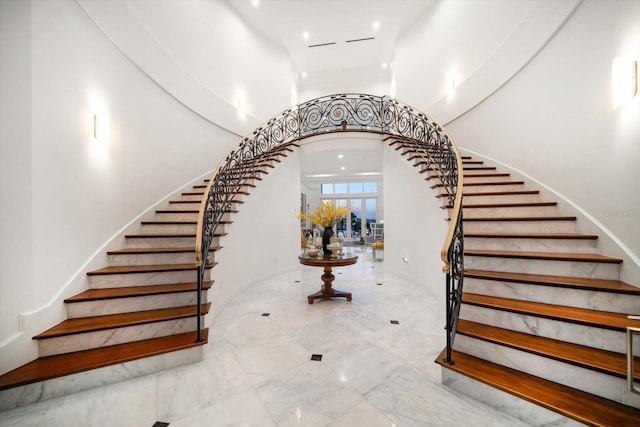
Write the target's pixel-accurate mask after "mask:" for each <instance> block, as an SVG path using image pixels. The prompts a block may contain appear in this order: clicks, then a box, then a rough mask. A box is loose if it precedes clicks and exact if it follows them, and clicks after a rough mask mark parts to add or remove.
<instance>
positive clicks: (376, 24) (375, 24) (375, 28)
mask: <svg viewBox="0 0 640 427" xmlns="http://www.w3.org/2000/svg"><path fill="white" fill-rule="evenodd" d="M379 28H380V22H378V21H375V22H374V23H373V29H374V30H377V29H379Z"/></svg>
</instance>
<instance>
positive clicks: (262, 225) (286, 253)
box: [209, 151, 300, 323]
mask: <svg viewBox="0 0 640 427" xmlns="http://www.w3.org/2000/svg"><path fill="white" fill-rule="evenodd" d="M281 160H282V162H281V163H278V164H277V166H276V167H275V168H272V169H269V174H268V175H263V176H262V177H263V179H262V181H260V182H259V184H258V186H257V187H256V188H254V189H253V190H251V195H250V196H245V197H244V201H245V203H243V204H242V205H241V206H240V207H239V212H238V213H236V214H234V215H233V217H232V221H233V224H230V225H229V226H228V228H227V232H228V233H229V235H230V236H232V237H230V238H227V239H224V238H223V240H222V241H221V245H222V246H223V249H222V250H220V251H219V252H216V255H215V260H216V262H219V264H218V265H217V266H216V267H214V269H213V275H214V280H215V283H214V285H213V288H212V289H211V291H209V301H211V302H212V311H211V316H209V322H210V323H211V322H214V321H215V318H216V317H217V316H218V314H220V312H221V311H222V309H224V307H225V305H226V304H227V303H228V302H229V301H230V300H231V299H233V297H234V296H236V295H237V294H239V293H241V292H243V291H245V290H246V289H248V288H249V287H250V286H251V285H255V284H256V283H259V282H260V281H262V280H264V279H265V278H268V277H269V276H272V275H273V274H275V273H281V272H284V271H288V270H292V269H294V268H296V267H297V266H298V265H299V264H298V255H300V220H298V214H299V213H300V181H299V180H298V179H297V177H299V176H300V161H299V156H298V152H297V151H294V152H293V153H289V155H288V157H286V158H281ZM292 177H296V179H292ZM262 303H263V302H258V303H257V304H256V310H261V308H260V305H261V304H262ZM261 313H262V312H261Z"/></svg>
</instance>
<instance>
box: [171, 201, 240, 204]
mask: <svg viewBox="0 0 640 427" xmlns="http://www.w3.org/2000/svg"><path fill="white" fill-rule="evenodd" d="M229 202H230V203H239V204H242V203H244V201H243V200H229ZM169 203H170V204H177V203H188V204H198V205H199V204H201V203H202V200H170V201H169Z"/></svg>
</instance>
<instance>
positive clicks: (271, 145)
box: [196, 94, 464, 363]
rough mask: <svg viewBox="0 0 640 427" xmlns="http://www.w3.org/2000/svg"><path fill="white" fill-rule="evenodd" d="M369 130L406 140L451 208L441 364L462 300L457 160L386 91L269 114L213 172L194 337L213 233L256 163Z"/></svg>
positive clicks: (204, 208)
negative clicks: (293, 146) (323, 137)
mask: <svg viewBox="0 0 640 427" xmlns="http://www.w3.org/2000/svg"><path fill="white" fill-rule="evenodd" d="M343 131H351V132H362V131H364V132H374V133H381V134H387V135H393V136H396V137H399V138H402V139H403V140H405V141H407V142H408V143H410V144H412V145H413V147H414V148H415V150H416V152H417V153H418V154H419V155H420V156H421V157H422V158H423V160H424V161H425V162H426V164H428V166H429V167H430V168H431V169H432V170H433V171H435V173H437V175H438V177H439V178H440V181H441V182H442V184H443V186H444V189H445V191H446V195H447V202H448V204H449V205H450V206H453V210H452V214H451V224H450V226H449V231H448V233H447V238H446V240H445V242H444V244H443V247H442V251H441V258H442V261H443V263H444V267H443V272H444V273H446V277H447V279H446V284H447V362H449V363H453V362H452V360H451V348H452V346H453V338H454V336H455V330H456V325H457V322H458V313H459V311H460V303H461V298H462V282H463V273H464V272H463V234H462V175H461V172H462V162H461V158H460V155H459V153H458V149H457V147H456V145H455V143H454V142H453V141H452V140H451V138H449V136H448V135H447V133H446V132H445V131H444V129H443V128H442V126H440V125H439V124H438V123H437V122H436V121H434V120H433V119H431V118H429V117H427V116H426V115H425V114H424V113H421V112H420V111H418V110H415V109H414V108H412V107H410V106H408V105H405V104H402V103H400V102H399V101H397V100H395V99H393V98H390V97H388V96H384V97H379V96H374V95H365V94H338V95H331V96H325V97H321V98H317V99H313V100H311V101H308V102H305V103H303V104H300V105H298V106H294V107H292V108H290V109H288V110H286V111H284V112H282V113H281V114H279V115H278V116H276V117H274V118H272V119H270V120H269V121H267V122H266V123H264V124H263V125H262V126H260V127H258V128H257V129H256V130H254V131H253V133H252V134H251V135H250V136H248V137H246V138H244V139H243V140H242V141H241V142H240V144H239V145H238V146H237V147H236V148H235V149H234V150H233V151H231V152H230V153H229V154H228V155H227V156H226V157H225V158H224V159H223V161H222V162H220V164H219V165H218V167H217V169H216V170H215V172H214V173H213V175H212V178H211V180H210V181H209V185H208V186H207V189H206V190H205V193H204V195H203V198H202V203H201V205H200V214H199V217H198V226H197V237H196V264H197V265H198V325H197V328H198V341H200V340H201V338H200V331H201V313H200V311H199V309H200V306H201V295H202V283H203V281H204V276H205V271H206V267H207V258H208V255H209V249H210V247H211V244H212V242H213V239H214V238H215V237H216V236H215V234H214V233H215V230H216V229H217V228H218V226H219V225H220V224H221V223H222V220H223V218H224V216H225V215H226V214H228V213H229V212H230V211H231V210H232V207H233V204H234V201H233V197H234V195H235V193H237V192H238V191H240V190H241V189H242V188H243V186H244V185H246V184H247V183H248V182H249V181H250V180H251V179H252V178H255V177H256V176H257V174H258V173H259V172H258V171H259V170H260V168H261V166H262V163H261V162H262V161H263V160H265V159H266V158H267V156H269V155H270V154H272V153H274V152H275V151H276V150H278V148H279V147H281V146H283V145H285V144H289V143H292V142H295V141H297V140H300V139H303V138H307V137H309V136H313V135H318V134H322V133H330V132H343Z"/></svg>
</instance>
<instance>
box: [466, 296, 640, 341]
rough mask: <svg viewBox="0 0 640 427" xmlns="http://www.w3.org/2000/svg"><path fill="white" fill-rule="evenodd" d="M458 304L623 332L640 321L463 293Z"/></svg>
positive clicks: (558, 306)
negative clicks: (460, 302)
mask: <svg viewBox="0 0 640 427" xmlns="http://www.w3.org/2000/svg"><path fill="white" fill-rule="evenodd" d="M462 302H463V303H464V304H471V305H476V306H481V307H486V308H493V309H496V310H501V311H508V312H512V313H519V314H526V315H532V316H536V317H544V318H547V319H554V320H560V321H565V322H570V323H576V324H580V325H586V326H594V327H597V328H604V329H610V330H615V331H620V332H626V328H627V326H634V327H640V320H635V319H629V318H628V317H627V314H623V313H613V312H609V311H599V310H589V309H586V308H576V307H567V306H562V305H555V304H545V303H541V302H530V301H524V300H515V299H509V298H502V297H492V296H488V295H480V294H471V293H467V292H463V294H462Z"/></svg>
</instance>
